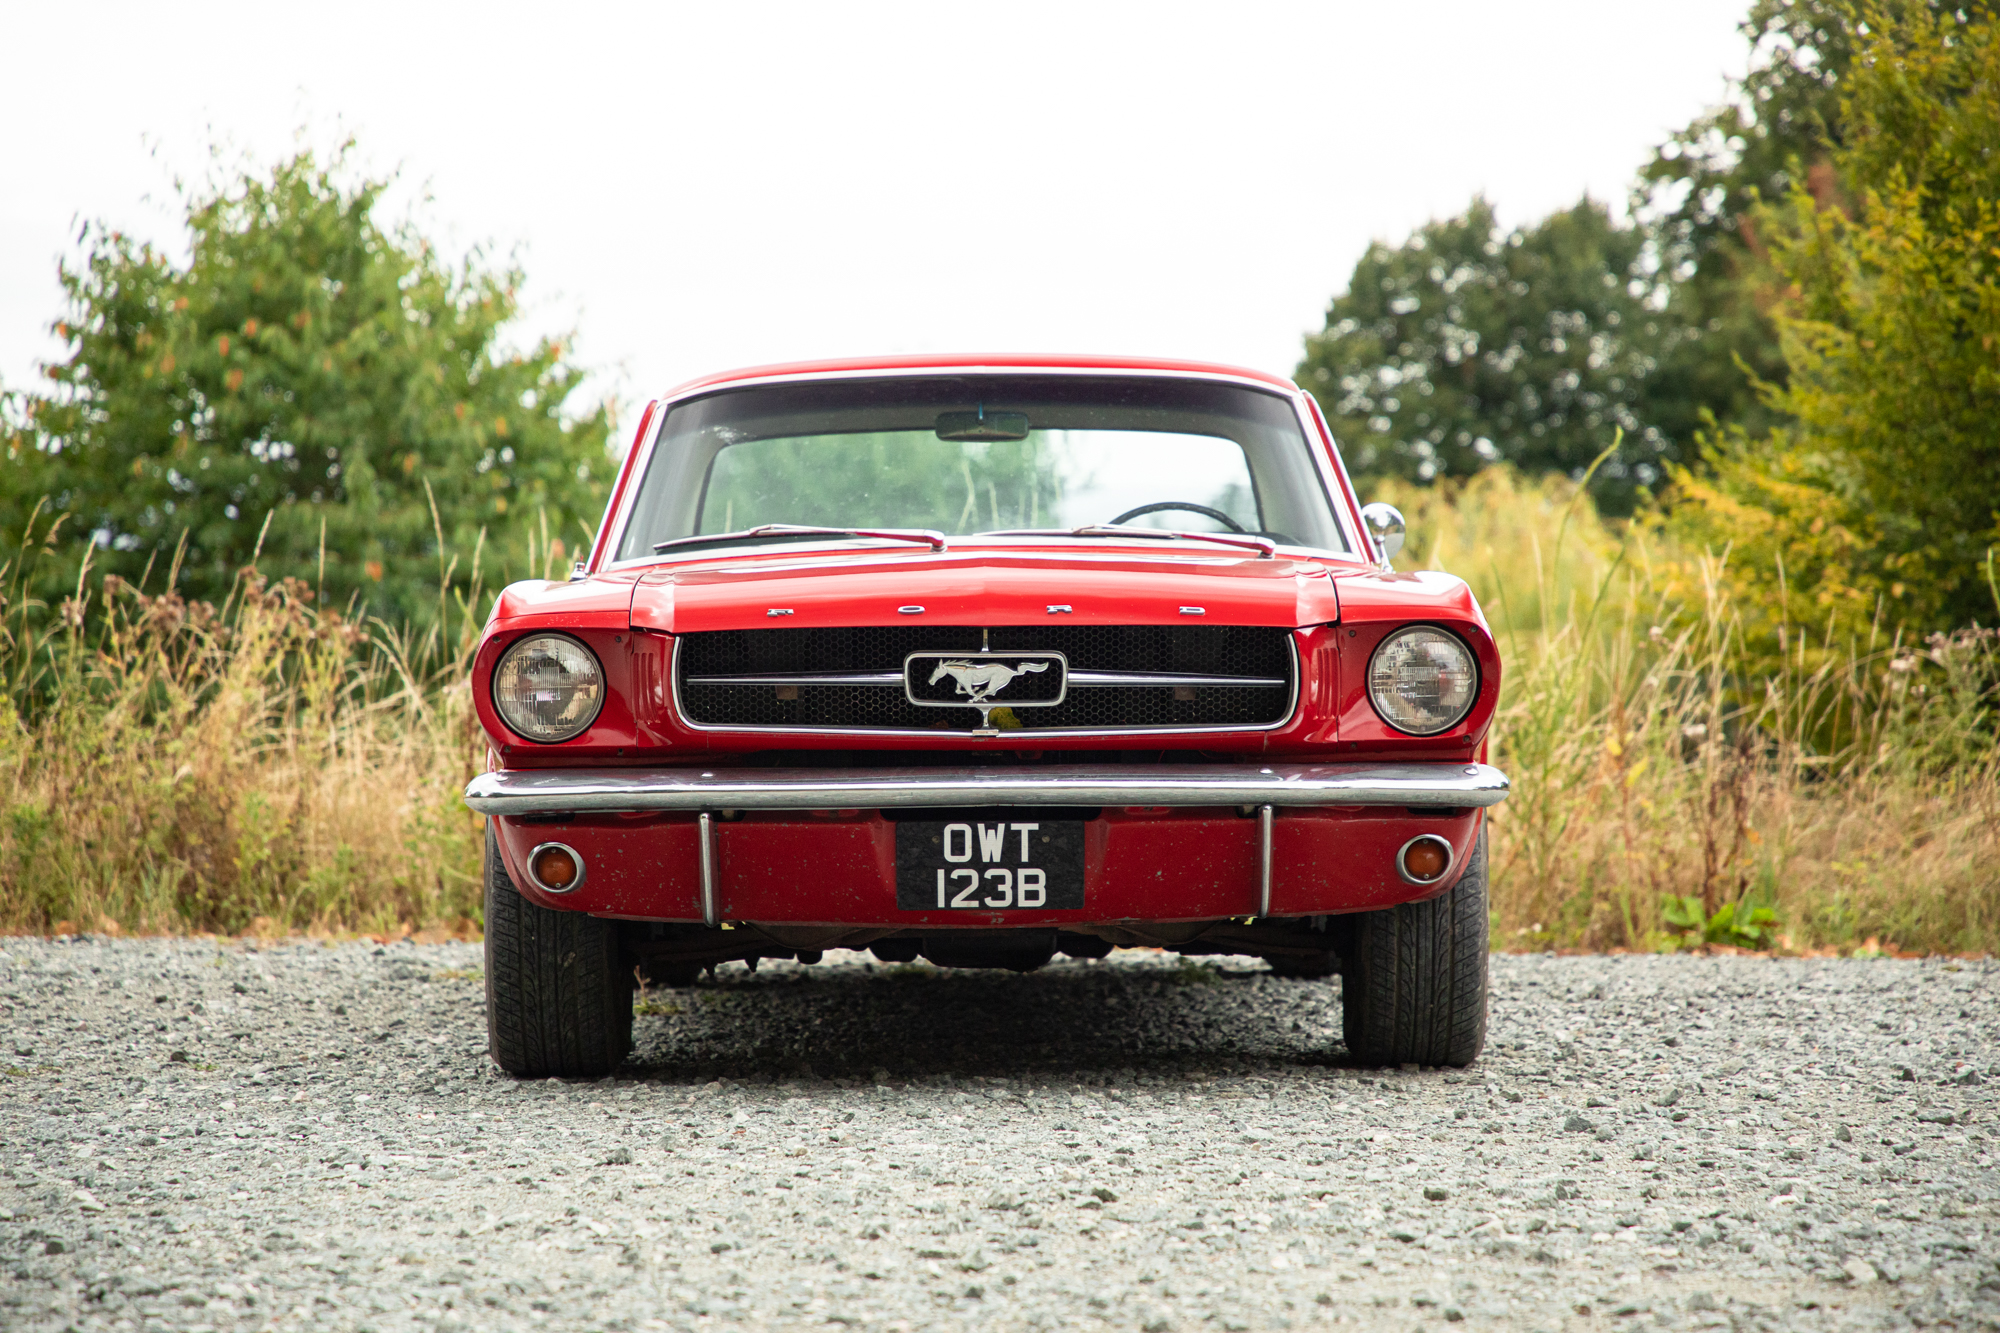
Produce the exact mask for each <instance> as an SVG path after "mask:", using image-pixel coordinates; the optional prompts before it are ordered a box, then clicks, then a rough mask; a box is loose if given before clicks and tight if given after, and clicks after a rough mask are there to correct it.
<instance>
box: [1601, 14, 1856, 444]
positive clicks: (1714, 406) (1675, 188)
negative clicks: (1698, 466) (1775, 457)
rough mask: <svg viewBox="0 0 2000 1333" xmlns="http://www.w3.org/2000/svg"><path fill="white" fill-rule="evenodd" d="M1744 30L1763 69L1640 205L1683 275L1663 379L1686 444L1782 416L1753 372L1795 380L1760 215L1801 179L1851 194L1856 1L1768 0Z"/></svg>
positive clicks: (1670, 413) (1695, 132) (1678, 141)
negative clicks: (1841, 166)
mask: <svg viewBox="0 0 2000 1333" xmlns="http://www.w3.org/2000/svg"><path fill="white" fill-rule="evenodd" d="M1740 27H1741V31H1742V33H1743V35H1744V37H1745V39H1746V40H1747V41H1748V42H1749V44H1750V47H1751V49H1752V51H1753V52H1754V53H1755V55H1754V57H1753V60H1752V63H1751V67H1750V69H1749V72H1748V73H1747V74H1746V75H1745V76H1744V78H1743V81H1742V82H1741V84H1739V85H1738V86H1737V88H1736V89H1735V90H1734V94H1733V96H1732V97H1731V98H1730V99H1729V101H1728V102H1727V103H1725V104H1724V105H1723V106H1721V107H1718V108H1716V109H1715V110H1713V111H1710V112H1708V113H1707V114H1705V115H1703V116H1700V117H1698V118H1697V119H1696V120H1694V121H1693V122H1692V123H1691V124H1689V125H1688V126H1687V127H1686V128H1685V129H1682V130H1680V131H1679V132H1677V133H1675V134H1674V135H1672V136H1670V137H1669V138H1668V139H1667V141H1666V142H1665V143H1664V144H1662V145H1660V147H1659V148H1657V149H1656V150H1654V153H1653V156H1652V158H1651V160H1650V161H1648V162H1647V163H1646V165H1645V166H1644V167H1643V168H1642V169H1641V170H1640V173H1639V176H1640V181H1639V186H1638V190H1637V195H1638V197H1637V198H1636V199H1635V201H1634V202H1635V205H1636V207H1637V211H1639V212H1640V213H1641V214H1642V216H1644V217H1645V218H1646V222H1647V229H1648V231H1649V233H1650V236H1651V239H1652V243H1653V246H1654V247H1655V249H1656V251H1657V255H1658V260H1659V264H1660V266H1661V269H1662V271H1663V272H1665V273H1667V274H1668V275H1670V277H1671V279H1672V291H1673V298H1672V304H1671V306H1670V311H1669V313H1670V314H1671V316H1672V317H1673V319H1674V321H1675V323H1676V324H1677V326H1678V328H1679V330H1680V332H1681V336H1680V338H1679V339H1678V340H1677V341H1676V342H1675V344H1674V345H1673V346H1672V347H1671V348H1669V349H1668V350H1667V353H1666V355H1665V356H1664V357H1663V358H1662V360H1661V364H1660V367H1659V369H1658V371H1657V372H1656V374H1655V376H1654V379H1653V388H1654V401H1655V402H1656V403H1657V404H1658V405H1659V406H1658V414H1657V420H1658V421H1659V424H1660V427H1661V429H1662V430H1664V431H1666V432H1667V433H1668V435H1669V436H1670V437H1671V438H1673V439H1676V440H1683V441H1685V440H1690V439H1692V438H1693V437H1694V434H1695V432H1696V430H1697V429H1699V428H1700V427H1701V426H1702V425H1703V423H1704V421H1714V422H1718V423H1724V424H1728V423H1734V424H1738V425H1741V426H1743V427H1744V428H1746V429H1748V430H1750V431H1752V432H1756V433H1761V432H1763V431H1765V430H1768V429H1769V428H1770V426H1772V425H1773V424H1775V423H1776V421H1777V414H1775V413H1774V412H1772V411H1771V409H1770V408H1769V407H1767V406H1766V405H1765V403H1764V402H1763V401H1762V400H1761V399H1760V398H1759V397H1758V396H1757V393H1756V389H1755V385H1754V383H1753V379H1752V377H1753V376H1754V377H1755V379H1756V380H1761V381H1762V382H1764V383H1768V384H1782V383H1784V381H1785V377H1786V373H1787V372H1786V366H1785V360H1784V356H1783V352H1782V349H1781V348H1780V346H1779V342H1778V334H1777V330H1776V329H1775V328H1774V327H1773V325H1772V323H1771V319H1770V313H1769V312H1770V307H1771V305H1772V304H1773V303H1774V301H1775V300H1776V298H1777V292H1776V291H1775V290H1774V288H1773V285H1772V279H1771V275H1770V273H1769V271H1768V270H1767V269H1766V268H1765V267H1764V264H1763V259H1764V257H1765V255H1766V250H1765V245H1764V242H1763V241H1762V239H1760V234H1759V233H1760V228H1759V227H1758V225H1757V221H1756V217H1755V210H1756V208H1757V206H1758V205H1759V203H1760V202H1763V201H1768V200H1776V199H1782V198H1784V197H1785V196H1786V195H1787V194H1789V193H1790V192H1791V190H1793V189H1794V188H1796V187H1803V188H1805V189H1808V190H1810V191H1812V192H1813V193H1814V194H1815V195H1816V196H1817V197H1819V198H1820V199H1822V200H1823V201H1826V202H1829V203H1830V202H1833V201H1835V200H1837V199H1839V198H1840V197H1842V192H1841V187H1840V183H1839V179H1838V176H1837V174H1836V173H1835V171H1834V168H1833V164H1832V162H1831V160H1830V157H1829V154H1830V153H1831V152H1832V150H1833V148H1834V147H1835V146H1836V145H1837V144H1838V143H1839V142H1840V140H1841V127H1840V106H1839V101H1840V87H1841V80H1842V79H1843V78H1844V77H1845V75H1846V73H1847V69H1848V66H1849V65H1850V64H1851V63H1852V62H1853V58H1854V42H1853V36H1852V31H1851V28H1852V24H1851V21H1850V19H1849V16H1848V12H1847V7H1846V5H1844V4H1843V3H1841V2H1840V0H1756V3H1754V4H1752V5H1751V7H1750V13H1749V16H1748V17H1747V18H1745V19H1744V21H1743V23H1742V24H1741V25H1740ZM1746 368H1747V370H1748V371H1749V372H1750V373H1749V374H1745V373H1744V372H1745V370H1746Z"/></svg>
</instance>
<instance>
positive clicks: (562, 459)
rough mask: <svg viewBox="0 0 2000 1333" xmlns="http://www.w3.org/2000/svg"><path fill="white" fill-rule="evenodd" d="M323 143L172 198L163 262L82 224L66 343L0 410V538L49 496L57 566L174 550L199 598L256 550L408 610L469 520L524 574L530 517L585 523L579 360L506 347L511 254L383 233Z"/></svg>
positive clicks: (589, 483) (595, 448) (15, 536)
mask: <svg viewBox="0 0 2000 1333" xmlns="http://www.w3.org/2000/svg"><path fill="white" fill-rule="evenodd" d="M345 157H346V149H344V148H343V149H342V150H341V152H340V153H339V154H336V156H335V157H334V159H333V160H332V161H331V163H329V164H326V165H322V164H321V163H320V162H318V161H316V160H315V158H314V157H313V155H312V154H311V153H300V154H299V155H297V156H295V157H293V158H291V159H290V160H288V161H284V162H280V163H278V164H277V165H276V166H275V167H273V168H272V169H271V170H270V171H269V172H268V173H267V174H262V175H257V174H245V175H243V176H242V177H241V178H240V179H237V180H234V181H232V182H230V183H228V184H227V185H226V186H222V187H219V188H213V189H210V190H208V191H206V192H197V193H192V194H190V196H189V197H188V198H187V200H186V210H185V217H186V227H187V236H186V242H185V245H186V251H187V254H188V256H189V257H188V259H187V261H186V262H185V263H181V262H179V261H177V260H175V259H174V258H172V257H171V256H170V253H169V251H168V250H165V249H161V248H156V247H155V246H154V245H152V244H150V243H147V242H143V241H138V240H135V239H133V238H131V237H128V236H125V235H123V234H121V233H118V232H115V231H111V230H108V229H106V228H105V227H103V226H101V225H100V226H97V227H94V228H91V229H90V230H89V231H88V233H87V247H86V249H87V253H86V257H85V258H84V260H83V261H82V262H81V264H80V265H78V266H70V265H65V266H64V267H63V269H62V273H61V277H62V283H63V287H64V291H65V293H66V295H67V304H68V309H67V310H66V311H65V313H64V315H63V318H62V319H61V320H60V321H59V322H58V323H57V324H56V325H55V330H56V332H57V333H58V334H59V335H60V336H61V337H62V338H63V339H64V341H65V342H66V344H67V347H68V353H67V355H66V356H65V357H64V359H62V360H61V361H59V362H58V363H56V364H54V365H51V366H49V367H48V368H47V372H46V373H47V376H48V379H49V381H50V383H49V384H48V385H47V386H46V387H44V388H42V389H40V390H37V391H33V392H24V393H17V394H14V395H12V396H11V397H10V400H9V403H8V410H7V412H6V414H5V416H4V418H0V421H4V422H5V423H6V425H5V427H4V429H5V454H4V457H0V541H5V542H6V544H7V545H8V546H10V547H11V546H15V545H17V544H18V543H19V541H20V539H21V538H22V536H23V535H24V534H25V533H26V532H27V530H28V528H29V526H30V522H31V519H30V516H31V514H32V513H33V511H34V509H35V507H36V502H37V501H38V500H42V499H43V498H44V497H46V498H47V500H48V502H49V507H52V508H53V511H54V512H58V513H61V512H67V513H68V514H69V515H70V520H69V523H68V527H67V529H66V536H65V538H64V541H63V544H62V547H61V552H60V554H61V557H62V558H61V560H59V561H58V562H56V565H55V567H54V570H53V571H52V573H51V577H52V578H54V579H55V580H56V581H57V582H58V583H60V582H64V581H67V582H69V583H74V581H75V577H76V570H77V567H78V566H79V565H80V564H81V563H82V561H83V559H84V554H85V549H86V547H87V546H90V545H94V546H95V547H96V551H95V553H94V557H93V558H94V563H95V565H96V567H97V568H99V569H102V570H108V571H110V572H115V573H118V574H120V575H121V576H123V577H125V578H126V579H128V580H131V581H134V582H137V581H138V580H139V579H140V577H141V575H142V574H143V573H144V572H145V571H146V570H147V569H148V568H149V567H150V568H151V569H152V570H153V571H154V573H155V576H156V577H157V576H159V575H163V574H165V573H166V572H167V570H168V568H169V567H170V566H173V565H176V564H177V566H178V572H179V588H180V590H181V591H182V592H183V593H185V594H186V595H188V596H190V597H193V598H202V599H208V600H211V601H215V602H220V601H222V600H223V599H224V597H225V596H226V595H227V594H228V592H229V590H230V588H231V587H232V585H233V582H234V580H235V578H236V575H237V571H238V570H239V569H241V568H242V567H243V566H245V565H248V564H250V563H251V562H252V559H253V556H255V558H256V562H257V564H258V565H259V567H260V569H261V570H262V571H263V572H264V573H265V574H266V575H267V576H270V577H273V578H281V577H285V576H294V577H297V578H299V579H301V580H303V581H304V582H305V584H306V585H307V586H308V587H312V588H320V589H321V590H322V595H323V596H324V598H325V599H326V600H327V601H328V602H332V603H334V604H339V603H342V602H345V601H346V600H347V599H348V598H349V597H351V596H358V597H359V598H361V599H362V600H364V601H366V602H367V603H368V604H370V605H371V606H372V607H374V608H375V609H376V610H378V611H390V610H394V611H398V612H401V613H403V614H409V613H412V612H415V611H418V610H420V609H424V610H428V609H430V608H434V607H435V604H436V601H435V599H436V597H437V594H438V574H437V569H438V564H439V559H440V551H441V549H445V550H462V551H470V550H473V549H474V548H476V547H477V546H478V545H479V543H480V538H481V535H482V533H485V534H487V536H488V537H489V539H490V540H489V541H488V544H487V552H486V560H487V563H488V564H489V566H490V565H493V564H496V563H497V564H498V565H499V566H500V567H501V568H502V570H503V572H511V573H513V574H515V575H525V574H527V573H528V572H529V569H528V563H529V558H530V551H529V548H530V543H531V540H541V542H542V545H543V548H544V550H547V549H548V547H549V542H548V540H547V539H546V538H540V537H539V534H541V533H543V532H544V531H553V533H555V534H557V537H558V539H560V540H564V541H566V542H567V543H568V544H569V545H570V546H572V547H574V546H576V545H577V544H578V543H579V542H580V541H581V540H585V539H587V537H588V534H589V532H590V529H591V526H592V525H593V524H594V523H595V522H596V519H597V517H598V514H599V512H600V510H601V506H602V503H603V495H604V491H605V488H606V483H607V482H608V480H609V472H610V463H609V461H608V460H607V458H606V454H605V438H606V432H607V427H608V422H607V418H606V415H605V413H604V411H603V410H602V409H597V410H594V411H592V412H590V413H589V414H588V415H585V416H583V417H582V418H581V419H577V420H571V419H569V418H567V417H566V416H565V415H564V405H565V403H566V401H567V400H568V399H569V398H570V396H571V394H572V392H573V391H574V390H575V388H576V386H577V382H578V379H579V377H580V372H579V371H578V369H577V368H576V367H575V366H574V365H573V364H572V363H571V362H569V361H568V360H567V359H566V356H565V352H564V349H563V347H562V345H561V344H560V343H556V342H550V341H543V342H540V343H538V344H536V345H535V346H533V347H532V348H529V349H527V350H525V351H521V352H518V353H516V352H512V351H510V350H508V349H507V346H506V343H505V334H506V331H507V326H508V324H509V322H510V321H511V320H512V319H513V318H514V316H515V313H516V310H517V304H516V297H515V291H516V288H517V286H518V285H519V283H520V280H521V275H520V273H519V272H518V270H515V269H513V268H498V269H495V268H489V267H486V266H485V265H484V263H483V262H482V260H481V258H480V257H479V256H477V255H475V256H474V257H473V258H471V259H469V260H468V261H466V263H464V264H463V265H462V266H457V267H454V266H452V265H450V264H447V263H445V262H444V261H442V260H441V259H440V258H439V257H438V255H437V253H436V251H435V250H434V249H433V247H432V246H431V245H430V244H429V243H428V242H426V241H425V240H424V239H423V238H422V237H421V236H419V235H418V234H416V233H415V232H414V231H413V230H411V229H409V228H407V227H405V228H402V229H388V228H385V227H384V226H383V225H382V224H381V223H380V222H378V221H377V219H376V217H375V212H376V209H377V206H378V204H379V202H380V199H381V195H382V191H383V189H384V187H385V184H386V183H385V182H384V181H381V180H374V179H363V180H360V181H358V183H352V184H343V183H342V182H343V181H345V180H347V179H348V178H349V177H350V176H352V174H353V173H351V172H349V171H347V170H346V160H345ZM47 512H49V509H48V508H45V509H44V516H46V514H47ZM543 523H546V524H547V525H549V526H548V529H546V530H545V529H544V528H543V527H542V524H543ZM440 537H441V538H442V542H443V547H442V548H441V547H440ZM183 543H184V545H183ZM260 550H261V553H259V552H260ZM177 553H178V554H177ZM467 574H468V571H466V570H464V569H461V570H459V571H458V572H457V576H456V577H457V579H458V581H459V582H460V583H461V584H462V583H463V581H464V577H463V576H466V575H467ZM41 591H42V593H43V595H44V596H48V595H49V594H50V593H51V591H52V590H51V589H50V588H47V587H45V588H43V589H41Z"/></svg>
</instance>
